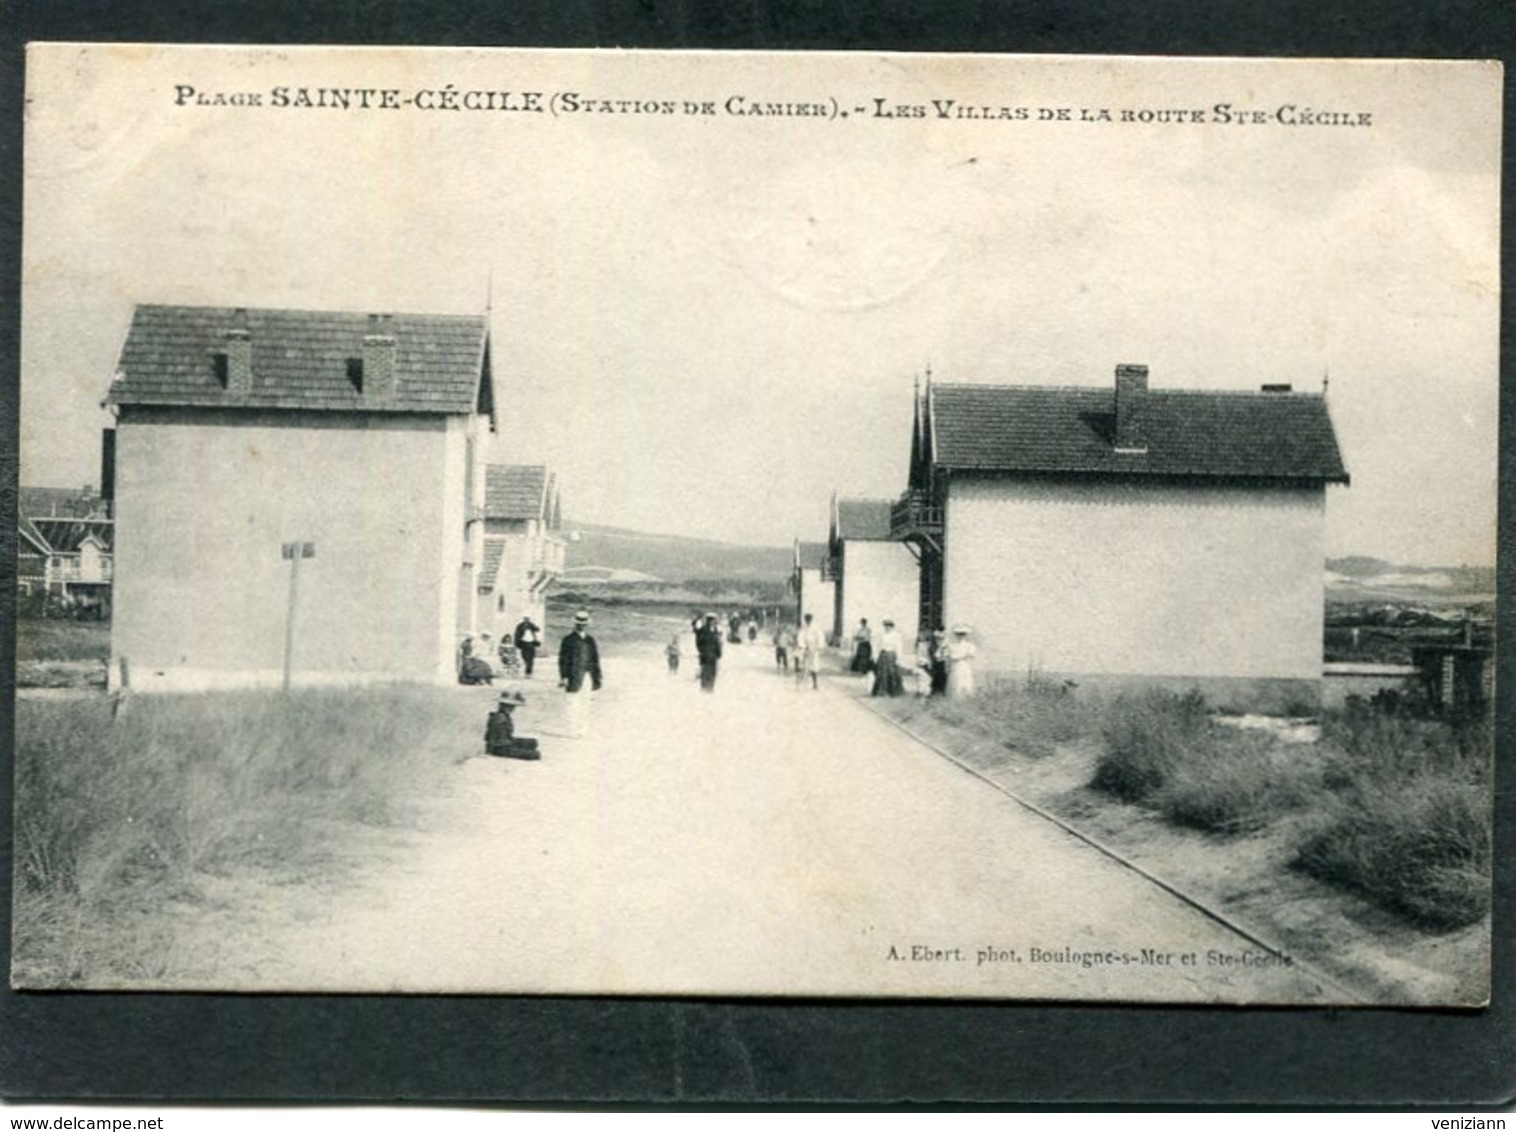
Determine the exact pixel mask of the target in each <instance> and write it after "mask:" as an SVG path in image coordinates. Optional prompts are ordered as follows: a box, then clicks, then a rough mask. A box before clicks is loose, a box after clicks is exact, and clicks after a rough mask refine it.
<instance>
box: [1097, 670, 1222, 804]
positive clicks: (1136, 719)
mask: <svg viewBox="0 0 1516 1132" xmlns="http://www.w3.org/2000/svg"><path fill="white" fill-rule="evenodd" d="M1209 729H1210V720H1209V718H1208V717H1207V714H1206V705H1205V699H1204V698H1203V697H1202V696H1201V695H1200V693H1199V692H1194V691H1191V692H1188V693H1185V694H1184V695H1178V694H1176V693H1173V692H1165V691H1152V692H1147V693H1144V694H1142V695H1135V696H1121V697H1118V698H1117V699H1116V700H1115V701H1114V702H1113V703H1112V704H1111V705H1110V708H1109V710H1108V711H1107V713H1106V719H1105V724H1104V726H1103V727H1102V729H1101V730H1102V735H1103V737H1104V739H1105V750H1104V751H1103V752H1102V753H1101V755H1100V757H1099V759H1098V760H1097V761H1096V763H1095V774H1094V778H1093V779H1092V780H1091V785H1093V786H1094V787H1095V788H1096V789H1099V790H1104V791H1105V792H1106V793H1108V794H1113V795H1115V796H1116V797H1117V798H1121V799H1123V800H1124V801H1128V802H1143V801H1147V800H1148V799H1149V798H1150V797H1152V796H1153V795H1154V794H1156V793H1157V792H1158V791H1159V790H1160V789H1162V787H1163V786H1164V785H1165V783H1167V782H1168V780H1169V779H1170V777H1172V775H1173V773H1174V770H1175V768H1176V767H1177V766H1178V765H1179V764H1180V763H1181V762H1183V761H1184V760H1185V759H1186V758H1194V757H1203V752H1198V751H1197V748H1199V747H1201V746H1209V744H1208V742H1207V740H1208V738H1209Z"/></svg>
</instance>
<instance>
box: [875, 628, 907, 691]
mask: <svg viewBox="0 0 1516 1132" xmlns="http://www.w3.org/2000/svg"><path fill="white" fill-rule="evenodd" d="M901 647H902V642H901V640H900V634H899V633H898V632H896V631H895V623H894V622H893V621H886V622H885V623H884V635H883V636H882V637H880V638H879V657H878V659H877V660H875V662H874V695H876V696H898V695H900V693H901V692H903V691H905V681H904V679H903V678H902V677H901V675H900V651H901Z"/></svg>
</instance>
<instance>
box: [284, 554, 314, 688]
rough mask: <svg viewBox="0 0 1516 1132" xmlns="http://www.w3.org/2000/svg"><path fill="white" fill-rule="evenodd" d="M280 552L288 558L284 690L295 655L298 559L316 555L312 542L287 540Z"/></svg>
mask: <svg viewBox="0 0 1516 1132" xmlns="http://www.w3.org/2000/svg"><path fill="white" fill-rule="evenodd" d="M281 553H282V554H283V556H284V557H285V558H286V559H288V561H289V564H290V599H289V608H288V610H287V611H286V612H285V615H284V682H283V688H284V690H285V691H286V692H288V691H289V690H290V670H291V668H292V667H293V665H294V657H295V603H296V601H297V600H298V599H299V594H300V560H301V559H302V558H314V557H316V544H315V543H313V542H287V543H285V544H284V546H283V547H282V548H281Z"/></svg>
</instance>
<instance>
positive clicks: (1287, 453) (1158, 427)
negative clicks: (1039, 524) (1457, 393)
mask: <svg viewBox="0 0 1516 1132" xmlns="http://www.w3.org/2000/svg"><path fill="white" fill-rule="evenodd" d="M930 398H931V400H930V405H929V406H928V412H929V418H930V422H931V436H930V440H929V444H930V448H931V452H932V462H933V463H935V464H936V465H937V466H939V467H944V468H950V469H958V470H967V471H986V472H1022V473H1075V474H1086V473H1089V474H1102V473H1117V474H1121V475H1136V476H1169V477H1205V478H1257V479H1272V480H1303V481H1321V482H1331V483H1347V482H1348V473H1347V469H1346V468H1345V467H1344V466H1343V462H1342V455H1341V452H1340V451H1339V450H1338V446H1337V436H1336V433H1335V431H1334V430H1333V428H1332V421H1331V417H1330V416H1329V415H1328V413H1327V406H1326V400H1325V398H1323V397H1321V396H1318V395H1315V394H1304V393H1285V392H1280V393H1275V392H1264V393H1251V392H1249V393H1240V392H1201V391H1190V390H1166V389H1154V390H1145V391H1144V392H1143V395H1142V400H1141V405H1140V408H1139V409H1138V412H1139V414H1140V421H1141V429H1142V435H1143V445H1144V446H1143V447H1142V448H1141V449H1137V450H1133V449H1122V448H1118V447H1117V446H1116V444H1115V442H1114V437H1115V394H1114V393H1113V391H1112V390H1110V389H1096V388H1083V387H1054V386H1006V385H942V384H937V385H934V386H932V388H931V393H930Z"/></svg>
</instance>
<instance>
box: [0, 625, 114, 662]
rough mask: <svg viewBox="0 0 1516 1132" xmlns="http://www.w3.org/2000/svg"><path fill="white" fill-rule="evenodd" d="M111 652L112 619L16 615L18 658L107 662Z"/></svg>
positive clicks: (25, 659)
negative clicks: (86, 619)
mask: <svg viewBox="0 0 1516 1132" xmlns="http://www.w3.org/2000/svg"><path fill="white" fill-rule="evenodd" d="M110 652H111V624H110V622H109V621H74V620H71V619H67V618H43V617H18V618H16V659H17V660H18V661H29V660H32V661H77V660H89V661H100V662H102V663H103V662H104V661H105V658H106V657H108V656H109V655H110Z"/></svg>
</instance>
